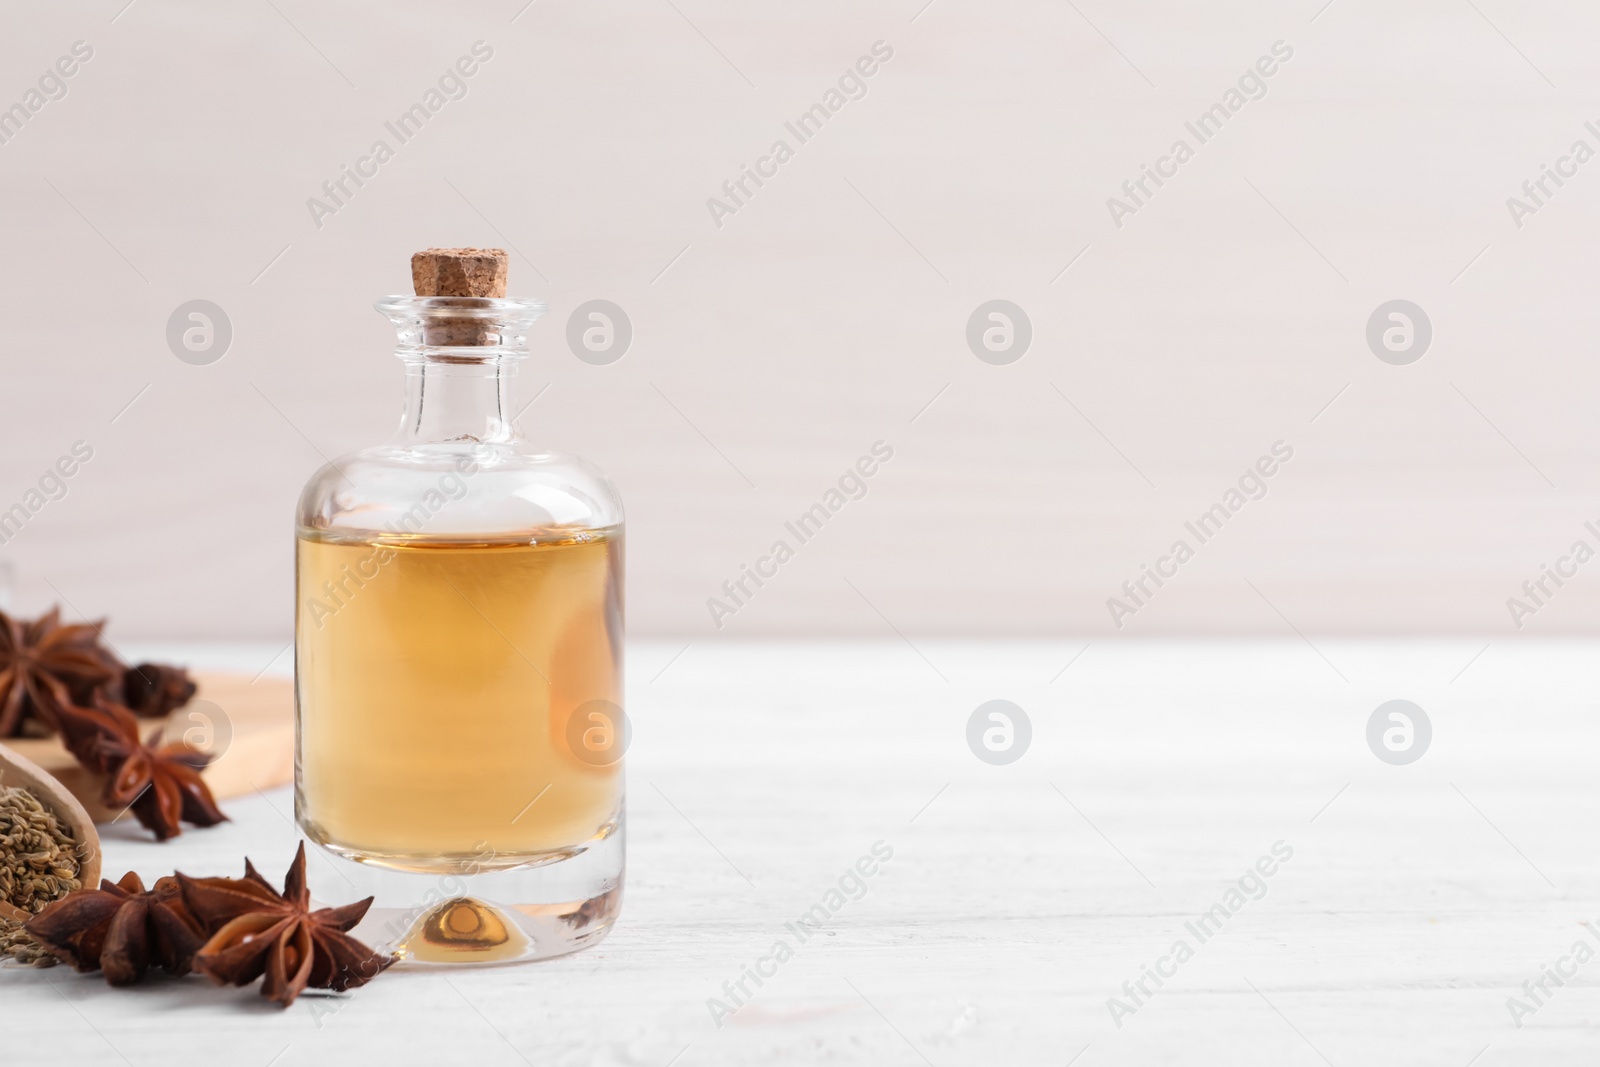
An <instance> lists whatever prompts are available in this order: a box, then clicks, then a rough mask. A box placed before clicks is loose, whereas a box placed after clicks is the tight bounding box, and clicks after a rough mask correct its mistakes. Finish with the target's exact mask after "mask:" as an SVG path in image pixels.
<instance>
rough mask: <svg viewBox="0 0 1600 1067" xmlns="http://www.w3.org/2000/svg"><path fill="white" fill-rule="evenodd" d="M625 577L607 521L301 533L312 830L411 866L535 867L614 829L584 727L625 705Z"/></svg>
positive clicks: (302, 737) (618, 772)
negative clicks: (491, 535) (459, 530)
mask: <svg viewBox="0 0 1600 1067" xmlns="http://www.w3.org/2000/svg"><path fill="white" fill-rule="evenodd" d="M621 588H622V544H621V539H620V535H619V531H605V530H540V531H529V532H528V533H526V534H525V535H520V534H519V535H518V536H517V537H515V538H504V537H500V538H496V539H492V540H489V539H479V540H464V539H460V538H457V539H450V540H446V539H431V540H430V539H427V538H425V537H422V536H416V535H388V534H380V535H372V536H370V537H369V538H366V539H362V538H359V537H352V536H351V535H349V534H344V533H341V534H338V535H335V536H327V535H323V534H319V533H318V532H317V531H313V530H301V531H300V534H299V537H298V540H297V546H296V590H297V598H298V603H297V612H298V619H297V625H296V656H297V663H296V676H297V679H298V691H297V694H296V698H297V699H296V714H297V716H298V726H299V729H298V733H297V739H298V740H297V751H296V759H297V761H298V769H299V774H298V776H297V782H298V788H297V791H296V798H295V801H296V804H297V806H298V809H299V814H300V821H301V825H302V826H303V827H304V828H305V830H306V832H307V833H308V834H309V835H310V836H312V837H313V838H314V839H316V840H318V841H319V842H320V843H322V844H324V845H327V846H329V847H330V848H333V849H334V850H336V851H338V852H341V853H343V854H345V855H347V856H350V857H351V858H354V859H359V860H362V861H363V862H367V863H376V864H380V865H385V866H392V867H398V868H401V869H406V870H417V871H430V870H437V871H450V870H468V871H474V870H493V869H503V868H507V867H514V866H519V865H525V864H530V863H537V862H540V860H541V859H543V858H546V857H549V858H556V857H559V856H561V855H562V854H564V853H565V852H568V851H570V850H573V849H576V848H580V847H582V846H584V845H585V844H586V843H589V842H592V841H594V840H596V839H597V838H600V837H603V836H604V835H606V834H608V833H609V832H611V829H612V828H613V827H614V824H615V823H614V821H615V819H616V817H617V816H618V814H619V812H620V808H621V804H622V781H623V779H622V764H621V762H620V760H619V759H616V758H615V757H608V756H607V755H606V754H605V752H604V751H602V752H600V753H599V754H598V755H597V753H596V751H594V746H593V743H592V742H593V738H594V737H596V736H597V735H596V734H595V732H594V730H593V729H591V728H590V727H591V724H592V723H593V722H598V723H601V725H602V727H603V726H604V725H605V720H604V719H603V718H597V717H596V716H595V714H594V713H593V709H595V708H608V707H609V708H615V707H616V706H617V705H619V704H620V703H621V701H622V690H621V667H622V663H621V656H622V649H621V634H622V618H621ZM597 702H598V703H597ZM575 717H576V718H578V719H579V720H580V721H579V722H577V723H574V721H573V720H574V718H575ZM621 725H622V724H621V723H616V724H615V726H616V727H617V729H621ZM598 736H600V742H601V745H602V747H603V746H604V745H607V744H615V743H620V741H621V738H613V739H609V740H608V739H607V737H606V736H605V734H604V731H603V730H602V733H601V734H600V735H598ZM579 738H582V739H584V741H583V742H578V741H577V739H579ZM575 743H577V744H578V746H579V748H578V750H575V748H574V745H575ZM585 744H587V745H588V746H589V747H588V748H584V745H585ZM616 751H617V752H618V753H619V754H620V748H617V749H616Z"/></svg>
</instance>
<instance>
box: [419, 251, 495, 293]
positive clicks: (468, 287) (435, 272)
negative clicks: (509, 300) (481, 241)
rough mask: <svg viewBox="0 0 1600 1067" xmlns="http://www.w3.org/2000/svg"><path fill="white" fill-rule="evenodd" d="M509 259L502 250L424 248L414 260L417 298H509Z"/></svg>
mask: <svg viewBox="0 0 1600 1067" xmlns="http://www.w3.org/2000/svg"><path fill="white" fill-rule="evenodd" d="M510 263H511V261H510V258H509V257H508V256H507V255H506V250H505V249H503V248H424V249H423V250H422V251H421V252H417V253H414V254H413V255H412V257H411V284H412V285H413V286H414V287H415V288H416V290H417V295H418V296H488V297H496V298H503V297H504V296H505V295H506V274H507V272H508V270H509V268H510Z"/></svg>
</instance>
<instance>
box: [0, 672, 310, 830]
mask: <svg viewBox="0 0 1600 1067" xmlns="http://www.w3.org/2000/svg"><path fill="white" fill-rule="evenodd" d="M194 679H195V681H196V683H198V685H199V691H198V692H197V693H196V694H195V698H194V700H192V701H191V702H190V703H189V704H188V705H186V706H185V707H182V708H179V709H178V710H177V711H175V712H173V713H172V715H170V716H169V717H167V718H166V719H141V720H140V723H139V725H140V734H141V736H144V737H146V738H148V737H149V736H150V734H152V733H154V732H156V731H162V732H163V734H164V735H165V736H166V737H167V738H169V739H171V740H182V739H184V738H185V737H186V736H187V737H188V738H189V740H190V743H191V744H194V745H195V747H197V748H200V749H202V750H203V751H216V750H217V749H218V748H220V750H221V754H220V755H219V756H218V757H217V758H216V759H215V760H214V761H213V762H212V763H211V764H210V765H209V766H207V767H206V769H205V770H204V771H203V772H202V775H203V777H204V778H205V780H206V784H207V785H209V786H210V787H211V792H212V794H213V795H214V796H215V797H216V798H217V799H218V800H226V799H228V798H229V797H236V796H241V795H244V794H248V793H252V792H254V791H255V790H257V789H271V788H274V787H276V786H280V785H283V784H285V783H286V782H290V781H292V780H293V779H294V684H293V683H292V682H291V681H289V680H288V679H286V678H260V679H258V680H254V681H252V679H251V678H250V677H249V676H247V675H242V674H229V673H226V672H199V673H196V674H195V675H194ZM8 743H9V744H10V745H11V747H12V748H13V749H14V750H15V751H16V752H18V753H20V754H21V755H23V756H26V757H27V758H28V759H30V760H32V761H33V762H34V763H36V764H38V765H39V766H40V767H41V768H43V769H44V770H45V771H47V772H48V773H49V774H50V775H52V776H53V777H55V778H56V779H58V780H59V781H60V782H61V783H62V784H63V785H65V786H66V787H67V789H68V790H69V791H70V792H71V793H72V795H74V796H75V797H77V799H78V801H79V803H81V804H82V805H83V807H84V808H86V809H87V810H88V812H89V815H90V817H91V818H92V819H93V820H94V821H95V822H97V823H98V822H110V821H112V820H114V819H132V818H133V815H132V814H131V813H130V812H129V811H127V810H126V809H112V808H108V807H106V806H105V805H104V804H102V803H101V801H100V796H101V789H102V781H101V778H100V777H99V776H98V775H96V774H93V773H91V772H90V771H88V770H87V769H85V768H84V767H83V765H82V764H80V763H79V762H78V761H77V760H76V759H74V758H73V757H72V754H71V753H70V752H68V751H67V750H66V748H65V747H64V746H63V745H62V744H61V742H60V740H59V739H57V738H53V737H51V738H18V739H16V740H15V741H13V742H8Z"/></svg>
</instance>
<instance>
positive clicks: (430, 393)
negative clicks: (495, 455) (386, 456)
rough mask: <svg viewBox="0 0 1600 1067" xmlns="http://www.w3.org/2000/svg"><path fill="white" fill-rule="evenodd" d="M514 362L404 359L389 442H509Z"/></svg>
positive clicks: (514, 431) (514, 433) (513, 433)
mask: <svg viewBox="0 0 1600 1067" xmlns="http://www.w3.org/2000/svg"><path fill="white" fill-rule="evenodd" d="M519 362H521V361H520V360H517V359H515V358H506V357H488V358H485V359H482V360H469V361H456V360H446V359H440V358H437V357H429V358H415V357H413V358H408V359H406V406H405V413H404V414H403V415H402V416H401V419H400V430H399V432H398V433H397V434H396V435H395V440H396V441H397V442H398V443H401V444H428V443H438V442H443V441H462V440H472V441H509V440H512V439H513V438H516V437H517V436H519V435H518V433H517V428H516V427H515V426H514V425H513V424H512V421H511V420H512V417H513V416H514V414H515V411H514V409H513V408H512V407H511V386H512V381H513V379H514V378H515V377H516V373H517V364H518V363H519Z"/></svg>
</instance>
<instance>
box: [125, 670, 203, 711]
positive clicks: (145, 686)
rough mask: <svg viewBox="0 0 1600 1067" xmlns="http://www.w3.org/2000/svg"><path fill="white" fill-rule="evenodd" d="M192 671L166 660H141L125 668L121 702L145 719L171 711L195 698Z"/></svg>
mask: <svg viewBox="0 0 1600 1067" xmlns="http://www.w3.org/2000/svg"><path fill="white" fill-rule="evenodd" d="M195 689H196V686H195V684H194V682H193V681H191V680H190V678H189V672H188V671H186V670H184V669H183V668H182V667H169V666H167V665H166V664H164V663H141V664H139V665H138V666H137V667H129V668H128V669H127V670H125V671H123V672H122V692H121V697H122V704H123V706H124V707H126V708H127V709H128V710H129V711H131V712H133V713H134V714H135V715H137V716H139V717H140V718H144V719H156V718H160V717H161V716H163V715H167V714H170V713H171V712H173V711H176V710H177V709H178V708H181V707H183V706H184V705H185V704H187V703H189V701H191V700H193V699H194V694H195Z"/></svg>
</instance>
